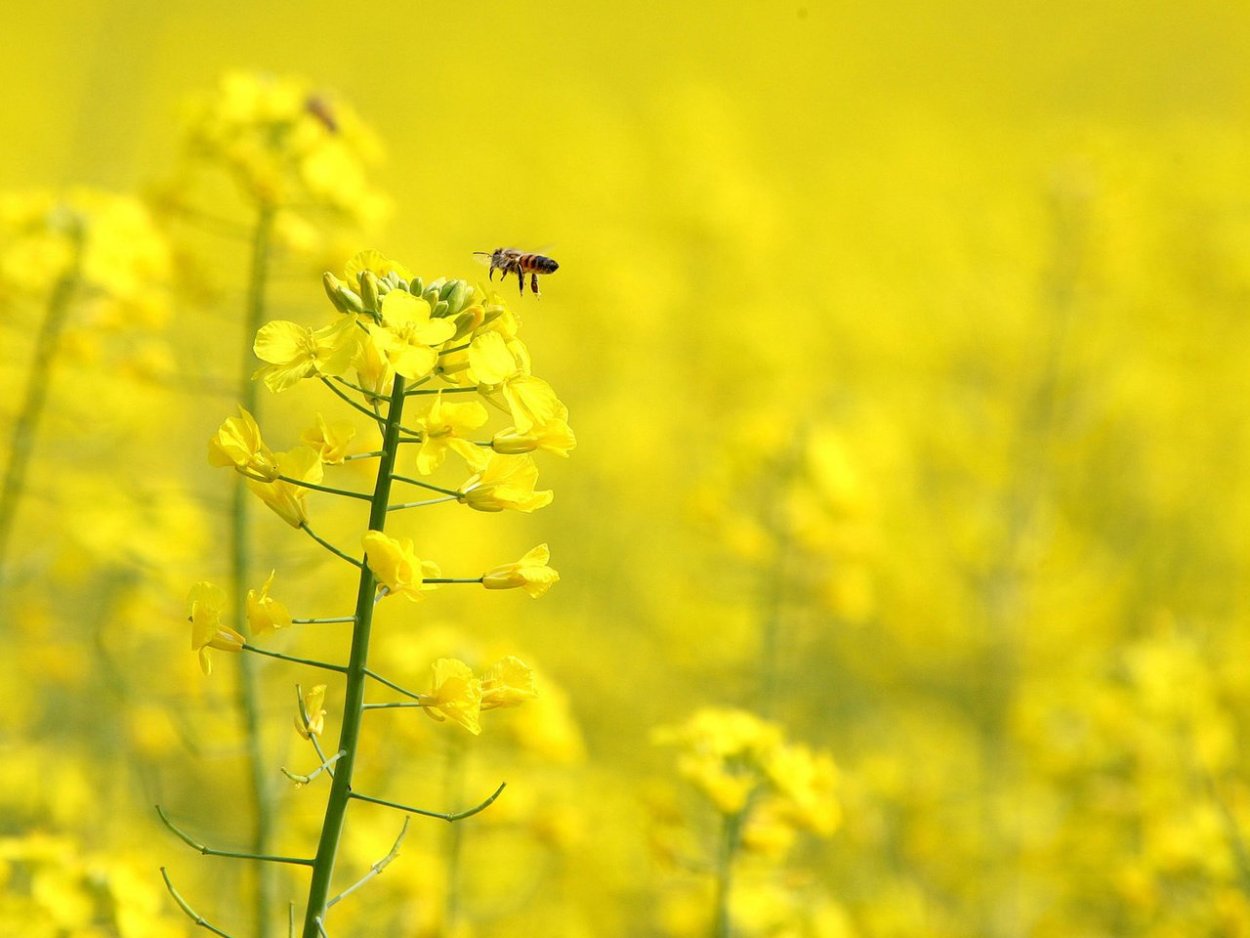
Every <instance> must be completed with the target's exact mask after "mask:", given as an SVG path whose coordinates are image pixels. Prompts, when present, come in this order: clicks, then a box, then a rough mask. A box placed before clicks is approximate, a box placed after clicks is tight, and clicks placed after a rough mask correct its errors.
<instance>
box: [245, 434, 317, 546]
mask: <svg viewBox="0 0 1250 938" xmlns="http://www.w3.org/2000/svg"><path fill="white" fill-rule="evenodd" d="M276 458H277V462H278V470H279V472H280V473H281V474H282V475H284V476H286V477H287V478H290V479H298V480H299V481H300V482H312V483H320V482H321V479H322V476H323V474H324V473H323V471H322V467H321V456H320V455H319V454H318V453H317V452H316V451H315V450H312V449H309V448H308V447H307V446H297V447H295V449H292V450H288V451H287V452H285V453H278V454H277V457H276ZM247 487H248V488H250V489H251V490H252V491H253V492H255V493H256V495H257V496H258V497H259V498H260V500H261V501H263V502H264V503H265V504H266V505H268V506H269V507H270V508H272V509H273V510H274V511H276V512H277V513H278V515H279V517H281V518H282V520H283V521H285V522H286V523H287V524H289V525H291V527H293V528H298V527H299V526H300V525H302V524H303V523H304V522H305V521H307V520H308V511H307V507H306V505H305V504H304V503H305V501H306V500H307V498H308V491H309V490H308V489H306V488H304V486H302V485H296V484H295V483H294V482H284V481H281V480H279V481H277V482H257V481H255V480H253V479H248V481H247Z"/></svg>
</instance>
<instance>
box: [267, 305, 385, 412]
mask: <svg viewBox="0 0 1250 938" xmlns="http://www.w3.org/2000/svg"><path fill="white" fill-rule="evenodd" d="M359 342H360V331H359V330H358V329H357V327H356V318H355V317H354V316H343V317H342V318H340V319H337V320H335V321H334V322H333V323H331V324H330V325H328V326H324V327H322V328H321V329H316V330H313V329H309V328H308V327H307V326H301V325H300V324H299V323H294V322H287V321H285V320H275V321H274V322H269V323H265V325H263V326H261V327H260V329H259V331H257V333H256V342H255V343H254V344H253V346H252V349H253V351H254V352H255V353H256V357H257V358H259V359H260V360H261V361H263V362H268V364H266V365H262V366H261V367H260V368H258V369H257V370H256V373H255V374H254V375H252V377H253V378H261V379H263V380H264V382H265V385H266V386H267V387H268V388H269V390H271V391H273V392H275V393H277V392H279V391H285V390H286V389H287V388H291V387H294V386H295V385H297V384H299V382H301V381H303V380H304V379H305V378H311V377H313V376H314V375H341V374H343V373H344V372H346V371H347V370H348V368H350V367H351V365H352V361H353V360H354V359H355V357H356V348H357V345H358V344H359Z"/></svg>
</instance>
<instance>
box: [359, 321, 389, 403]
mask: <svg viewBox="0 0 1250 938" xmlns="http://www.w3.org/2000/svg"><path fill="white" fill-rule="evenodd" d="M352 368H354V369H355V370H356V383H357V384H359V385H360V386H361V387H362V388H364V389H365V390H366V391H369V392H370V393H372V394H375V395H377V396H378V397H386V396H388V395H389V394H390V393H391V382H392V381H394V380H395V369H394V368H393V367H392V366H391V360H390V358H389V357H388V356H387V353H386V350H385V349H383V348H382V347H381V346H380V345H379V344H378V343H377V341H376V340H375V339H374V337H373V334H372V333H369V334H368V335H366V336H365V337H364V338H363V339H362V340H361V342H360V345H359V346H357V349H356V357H355V358H353V359H352Z"/></svg>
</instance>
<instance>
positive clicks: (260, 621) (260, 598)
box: [247, 570, 291, 635]
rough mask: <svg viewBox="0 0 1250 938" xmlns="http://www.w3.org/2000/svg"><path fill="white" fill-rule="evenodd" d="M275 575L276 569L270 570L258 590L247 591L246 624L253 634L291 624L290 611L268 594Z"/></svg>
mask: <svg viewBox="0 0 1250 938" xmlns="http://www.w3.org/2000/svg"><path fill="white" fill-rule="evenodd" d="M276 575H277V571H276V570H271V571H270V572H269V578H268V579H267V580H265V585H264V586H262V587H261V588H260V591H259V592H257V591H256V590H248V591H247V624H248V627H249V628H251V630H252V632H253V634H255V635H263V634H264V633H265V632H271V631H273V630H274V629H284V628H286V627H287V626H289V625H290V624H291V613H290V612H288V611H287V608H286V606H285V605H283V604H282V603H280V602H279V601H278V600H276V599H274V598H273V597H271V596H270V595H269V587H271V586H273V578H274V576H276Z"/></svg>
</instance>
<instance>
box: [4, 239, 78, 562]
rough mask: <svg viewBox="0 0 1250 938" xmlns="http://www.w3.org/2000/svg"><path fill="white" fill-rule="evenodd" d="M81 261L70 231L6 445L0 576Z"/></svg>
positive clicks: (76, 283)
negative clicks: (69, 251) (67, 255)
mask: <svg viewBox="0 0 1250 938" xmlns="http://www.w3.org/2000/svg"><path fill="white" fill-rule="evenodd" d="M81 262H82V233H81V232H80V231H75V232H74V253H73V257H72V259H71V261H70V265H69V267H68V269H66V271H65V273H63V274H62V275H61V278H60V279H59V280H58V281H57V282H56V286H55V287H53V289H52V293H51V295H50V296H49V297H48V310H47V313H46V314H45V315H44V317H43V322H42V323H41V324H40V326H39V335H38V336H37V337H36V338H35V357H34V360H33V361H32V362H31V365H30V372H29V373H28V374H27V376H26V393H25V395H24V396H23V398H22V406H21V408H20V409H19V410H18V412H17V420H16V422H15V423H14V424H13V435H12V438H11V440H10V443H9V464H8V466H7V467H6V469H5V473H4V487H3V489H0V576H3V575H4V574H6V573H7V572H8V554H9V538H10V536H11V535H12V533H13V518H14V516H15V515H16V514H17V506H18V503H19V502H20V501H21V498H22V491H23V489H24V488H25V486H26V470H27V467H28V466H29V465H30V453H31V449H32V448H33V446H34V442H35V431H36V430H37V429H38V427H39V418H40V417H41V416H42V414H43V406H44V402H45V401H46V400H47V394H48V386H49V385H50V383H51V381H50V372H51V371H52V359H53V356H54V355H55V354H56V346H57V342H58V341H59V339H60V337H61V329H62V328H64V326H65V319H66V317H67V316H68V315H69V309H70V301H71V300H72V299H73V297H74V292H75V290H76V289H77V287H78V282H79V277H80V275H81V270H80V265H81Z"/></svg>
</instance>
